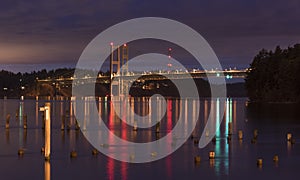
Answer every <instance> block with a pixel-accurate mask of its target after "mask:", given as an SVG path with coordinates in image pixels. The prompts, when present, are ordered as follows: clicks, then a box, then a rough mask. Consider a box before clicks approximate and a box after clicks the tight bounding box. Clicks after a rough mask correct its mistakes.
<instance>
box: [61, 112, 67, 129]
mask: <svg viewBox="0 0 300 180" xmlns="http://www.w3.org/2000/svg"><path fill="white" fill-rule="evenodd" d="M65 119H66V118H65V115H61V128H60V129H61V130H62V131H63V130H65Z"/></svg>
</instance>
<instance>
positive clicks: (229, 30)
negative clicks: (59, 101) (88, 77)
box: [0, 0, 300, 72]
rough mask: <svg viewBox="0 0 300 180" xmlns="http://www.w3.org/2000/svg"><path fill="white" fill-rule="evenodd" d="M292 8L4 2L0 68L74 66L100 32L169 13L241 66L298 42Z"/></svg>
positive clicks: (172, 1) (282, 3) (278, 1)
mask: <svg viewBox="0 0 300 180" xmlns="http://www.w3.org/2000/svg"><path fill="white" fill-rule="evenodd" d="M299 9H300V2H299V1H297V0H263V1H261V0H260V1H259V0H239V1H238V0H224V1H217V0H203V1H202V0H201V1H199V0H190V1H182V0H181V1H179V0H169V1H161V0H151V1H149V0H119V1H118V0H114V1H103V0H66V1H61V0H53V1H44V0H42V1H41V0H27V1H17V0H4V1H1V4H0V27H1V28H0V69H5V70H11V71H15V72H17V71H21V72H24V71H32V70H39V69H42V68H47V69H54V68H58V67H74V66H75V64H76V62H77V60H78V58H79V56H80V54H81V52H82V50H83V49H84V48H85V46H86V45H87V44H88V43H89V42H90V41H91V40H92V39H93V38H94V37H95V36H96V35H97V34H99V33H100V32H101V31H103V30H105V29H106V28H108V27H110V26H111V25H114V24H116V23H119V22H122V21H124V20H128V19H131V18H138V17H146V16H155V17H165V18H170V19H174V20H177V21H180V22H182V23H184V24H186V25H188V26H190V27H192V28H194V29H195V30H196V31H198V32H199V33H200V34H201V35H202V36H203V37H204V38H205V39H206V40H207V41H208V42H209V43H210V45H211V46H212V48H213V49H214V50H215V52H216V54H217V56H218V57H219V59H220V60H221V64H222V65H223V66H224V68H226V67H229V66H231V67H232V66H236V67H238V68H245V67H248V65H249V63H251V61H252V59H253V57H254V56H255V55H256V54H257V53H258V51H259V50H260V49H262V48H266V49H274V48H275V47H276V45H280V46H282V47H287V46H292V45H294V44H295V43H299V42H300V18H299V17H300V11H299ZM132 51H133V52H134V51H138V50H136V49H135V50H132ZM132 54H135V53H132ZM131 58H132V57H131ZM181 61H182V63H183V64H184V63H185V62H184V61H188V60H186V59H185V58H184V57H183V58H182V59H181Z"/></svg>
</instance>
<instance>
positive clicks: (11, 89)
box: [0, 68, 74, 97]
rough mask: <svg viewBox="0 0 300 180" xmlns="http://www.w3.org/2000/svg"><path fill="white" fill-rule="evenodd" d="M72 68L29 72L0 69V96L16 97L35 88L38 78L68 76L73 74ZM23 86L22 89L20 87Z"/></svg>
mask: <svg viewBox="0 0 300 180" xmlns="http://www.w3.org/2000/svg"><path fill="white" fill-rule="evenodd" d="M73 74H74V69H69V68H62V69H57V70H51V71H47V70H45V69H43V70H40V71H33V72H31V73H27V72H26V73H20V72H19V73H13V72H9V71H5V70H2V71H0V96H1V97H3V96H8V97H17V96H20V95H25V94H26V93H27V91H30V90H32V89H34V88H35V86H36V84H37V83H36V81H37V80H38V79H47V78H59V77H64V78H68V77H71V76H73ZM22 87H23V89H22Z"/></svg>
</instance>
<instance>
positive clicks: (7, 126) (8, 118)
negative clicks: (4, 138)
mask: <svg viewBox="0 0 300 180" xmlns="http://www.w3.org/2000/svg"><path fill="white" fill-rule="evenodd" d="M9 120H10V114H7V115H6V123H5V128H6V129H9Z"/></svg>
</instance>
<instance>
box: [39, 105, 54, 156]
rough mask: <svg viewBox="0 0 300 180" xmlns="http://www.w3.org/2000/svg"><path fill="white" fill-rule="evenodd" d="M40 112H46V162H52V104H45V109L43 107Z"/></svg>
mask: <svg viewBox="0 0 300 180" xmlns="http://www.w3.org/2000/svg"><path fill="white" fill-rule="evenodd" d="M40 111H44V114H45V153H44V155H45V160H50V148H51V143H50V142H51V117H50V116H51V113H50V103H45V107H41V108H40Z"/></svg>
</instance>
